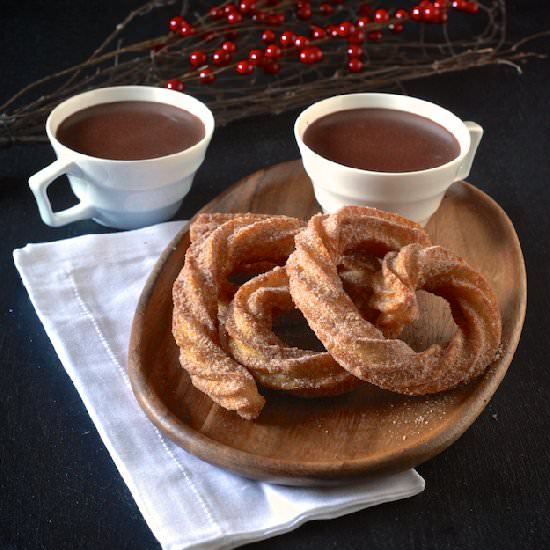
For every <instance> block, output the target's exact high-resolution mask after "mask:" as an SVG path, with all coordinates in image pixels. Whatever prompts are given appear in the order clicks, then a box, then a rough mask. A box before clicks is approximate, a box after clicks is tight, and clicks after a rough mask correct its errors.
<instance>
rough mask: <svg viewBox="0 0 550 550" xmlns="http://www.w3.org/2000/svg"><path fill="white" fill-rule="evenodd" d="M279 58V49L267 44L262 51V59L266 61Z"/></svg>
mask: <svg viewBox="0 0 550 550" xmlns="http://www.w3.org/2000/svg"><path fill="white" fill-rule="evenodd" d="M280 56H281V48H279V46H277V44H269V46H267V47H266V49H265V50H264V57H267V58H268V59H278V58H279V57H280Z"/></svg>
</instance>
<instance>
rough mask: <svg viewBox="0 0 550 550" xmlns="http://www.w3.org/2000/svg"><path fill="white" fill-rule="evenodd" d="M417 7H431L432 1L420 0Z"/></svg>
mask: <svg viewBox="0 0 550 550" xmlns="http://www.w3.org/2000/svg"><path fill="white" fill-rule="evenodd" d="M418 7H419V8H420V9H421V10H423V9H426V8H431V7H432V3H431V2H430V0H421V2H420V3H419V4H418Z"/></svg>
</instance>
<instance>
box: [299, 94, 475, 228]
mask: <svg viewBox="0 0 550 550" xmlns="http://www.w3.org/2000/svg"><path fill="white" fill-rule="evenodd" d="M360 108H379V109H380V108H381V109H397V110H400V111H408V112H410V113H414V114H416V115H420V116H423V117H426V118H429V119H431V120H433V121H434V122H437V123H438V124H440V125H441V126H443V127H444V128H446V129H447V130H449V132H451V133H452V134H453V135H454V137H455V138H456V139H457V141H458V143H459V145H460V154H459V155H458V156H457V157H456V158H455V159H453V160H451V161H450V162H447V163H446V164H443V165H442V166H438V167H436V168H428V169H427V170H419V171H416V172H375V171H370V170H362V169H359V168H351V167H348V166H344V165H342V164H338V163H336V162H333V161H330V160H327V159H326V158H323V157H322V156H320V155H318V154H317V153H315V151H313V150H311V149H310V148H309V147H308V146H307V145H305V144H304V141H303V139H302V138H303V135H304V132H305V131H306V129H307V127H308V126H309V125H310V124H312V123H313V122H315V121H316V120H317V119H318V118H321V117H323V116H325V115H328V114H330V113H333V112H335V111H345V110H348V109H360ZM294 135H295V137H296V141H297V142H298V147H299V148H300V153H301V156H302V162H303V164H304V167H305V169H306V172H307V173H308V175H309V177H310V179H311V181H312V183H313V188H314V191H315V198H316V199H317V202H319V204H320V205H321V207H322V209H323V212H327V213H330V212H334V211H336V210H338V209H339V208H341V207H342V206H344V205H349V204H354V205H366V206H373V207H375V208H379V209H381V210H387V211H390V212H396V213H397V214H401V215H402V216H405V217H406V218H409V219H411V220H414V221H416V222H418V223H421V224H425V223H427V221H428V220H429V218H430V216H431V215H432V214H433V213H434V212H435V211H436V210H437V209H438V208H439V205H440V203H441V199H442V198H443V195H444V194H445V191H446V190H447V189H448V187H449V186H450V185H451V184H452V183H453V182H455V181H457V180H462V179H464V178H466V177H467V176H468V174H469V173H470V167H471V166H472V162H473V160H474V156H475V153H476V149H477V146H478V144H479V142H480V140H481V137H482V136H483V128H482V127H481V126H479V125H478V124H476V123H475V122H462V120H460V119H459V118H458V117H456V116H455V115H453V114H452V113H451V112H450V111H447V110H445V109H443V108H442V107H439V106H438V105H435V104H434V103H430V102H428V101H423V100H421V99H416V98H413V97H409V96H404V95H397V94H370V93H366V94H350V95H340V96H334V97H330V98H328V99H325V100H323V101H319V102H317V103H314V104H313V105H311V106H310V107H308V108H307V109H306V110H305V111H303V112H302V113H301V114H300V116H299V117H298V119H297V120H296V123H295V125H294Z"/></svg>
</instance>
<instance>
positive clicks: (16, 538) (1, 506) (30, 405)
mask: <svg viewBox="0 0 550 550" xmlns="http://www.w3.org/2000/svg"><path fill="white" fill-rule="evenodd" d="M139 3H140V2H139V1H138V0H134V1H131V0H118V1H117V2H108V1H106V0H103V1H101V2H86V1H84V0H73V1H68V0H63V1H56V2H16V1H13V0H7V1H5V2H3V3H2V6H1V7H0V26H1V32H0V46H1V47H0V63H1V72H0V75H1V77H0V82H1V84H0V99H4V98H6V97H8V96H9V95H11V94H12V93H13V92H15V91H17V90H18V89H19V88H21V87H22V86H23V85H25V84H26V83H28V82H29V81H30V80H34V79H36V78H38V77H40V76H44V75H46V74H48V73H50V72H52V71H55V70H59V69H61V68H63V67H66V66H69V65H70V64H73V63H75V62H78V61H80V60H81V59H83V58H84V57H85V56H87V55H88V54H89V53H90V52H91V51H92V50H93V48H94V47H95V46H96V45H97V44H98V43H99V42H100V40H101V38H102V37H104V36H105V35H106V34H107V33H108V32H109V31H110V30H111V28H112V26H113V25H114V23H116V22H117V21H119V20H120V19H121V18H122V17H123V16H124V15H125V14H126V13H127V12H128V11H129V10H130V9H131V8H132V7H133V6H135V5H138V4H139ZM164 13H166V12H164ZM508 16H509V27H510V35H511V36H512V37H519V36H523V35H526V34H529V33H532V32H537V31H539V30H543V29H548V28H550V7H548V4H547V2H546V1H545V0H539V1H535V0H531V1H527V0H525V1H519V0H518V1H517V2H513V3H512V2H510V3H509V13H508ZM163 17H164V16H163ZM162 20H163V19H162V17H161V18H160V19H158V20H157V21H153V20H151V21H150V24H160V23H159V22H160V21H162ZM549 42H550V41H549V40H546V41H542V42H538V43H537V44H536V48H537V49H538V50H539V51H544V52H547V53H549V54H550V46H549ZM406 91H407V92H408V93H409V94H411V95H415V96H418V97H421V98H425V99H429V100H432V101H435V102H437V103H439V104H441V105H443V106H444V107H446V108H448V109H450V110H452V111H454V112H455V113H456V114H457V115H458V116H460V117H461V118H463V119H467V120H474V121H476V122H478V123H479V124H481V125H482V126H483V127H484V128H485V136H484V138H483V141H482V144H481V146H480V149H479V153H478V157H477V159H476V162H475V164H474V167H473V170H472V173H471V175H470V178H469V179H470V181H471V182H472V183H474V184H475V185H477V186H479V187H480V188H481V189H483V190H484V191H486V192H487V193H489V194H490V195H491V196H492V197H494V198H495V199H496V200H497V201H498V202H499V203H500V204H501V205H502V207H503V208H504V209H505V210H506V211H507V212H508V214H509V216H510V217H511V219H512V220H513V222H514V224H515V227H516V230H517V232H518V234H519V237H520V240H521V242H522V246H523V252H524V255H525V259H526V263H527V272H528V295H529V308H528V312H527V319H526V323H525V327H524V330H523V334H522V338H521V342H520V345H519V348H518V350H517V352H516V355H515V358H514V360H513V363H512V365H511V367H510V370H509V372H508V374H507V376H506V378H505V379H504V381H503V382H502V384H501V386H500V388H499V389H498V391H497V393H496V395H495V396H494V397H493V399H492V400H491V402H490V403H489V404H488V406H487V408H486V410H485V411H484V412H483V413H482V414H481V416H480V417H479V418H478V420H477V421H476V422H475V423H474V425H473V426H472V427H471V428H470V429H469V430H468V431H467V433H466V434H465V435H464V436H463V437H461V438H460V440H459V441H457V442H456V443H455V444H454V445H453V446H452V447H451V448H449V449H448V450H446V451H445V452H444V453H442V454H441V455H439V456H438V457H436V458H435V459H433V460H431V461H429V462H427V463H426V464H423V465H421V466H420V467H419V468H418V470H419V472H420V474H421V475H422V476H424V478H425V479H426V491H425V492H424V493H422V494H420V495H418V496H416V497H414V498H412V499H409V500H404V501H399V502H395V503H391V504H385V505H382V506H378V507H375V508H373V509H368V510H364V511H361V512H357V513H355V514H351V515H348V516H345V517H343V518H340V519H335V520H331V521H315V522H310V523H308V524H306V525H304V526H303V527H300V528H299V529H297V530H295V531H293V532H291V533H289V534H286V535H282V536H279V537H276V538H273V539H270V540H267V541H264V542H260V543H257V544H254V545H250V546H251V547H255V548H296V549H310V548H311V549H313V548H371V549H375V548H438V549H445V548H544V547H548V545H549V544H550V515H549V510H550V451H549V449H550V436H549V428H548V426H549V425H550V405H549V404H548V394H549V391H550V369H548V355H547V354H548V340H549V338H548V322H549V320H550V318H549V313H548V311H547V309H546V308H547V307H549V309H550V303H549V293H548V289H547V288H546V284H547V282H548V274H549V273H550V254H549V252H548V250H549V247H548V238H549V235H550V217H549V215H548V212H549V211H550V191H549V188H548V185H549V183H550V108H549V103H550V59H546V60H540V61H537V60H535V61H532V62H531V63H530V64H528V65H527V66H525V67H523V74H519V73H518V72H517V71H516V70H514V69H513V68H511V67H506V66H501V67H490V68H484V69H476V70H470V71H468V72H465V73H461V74H454V75H446V76H438V77H434V78H430V79H426V80H422V81H418V82H411V83H409V84H408V85H407V87H406ZM296 114H297V113H296V112H290V113H286V114H283V115H280V116H262V117H257V118H254V119H248V120H242V121H239V122H235V123H232V124H230V125H228V126H227V127H224V128H219V129H217V130H216V132H215V135H214V139H213V141H212V144H211V147H210V149H209V151H208V155H207V159H206V161H205V163H204V164H203V166H202V167H201V168H200V170H199V172H198V174H197V177H196V180H195V183H194V185H193V189H192V191H191V193H190V194H189V195H188V197H187V198H186V200H185V202H184V206H183V207H182V209H181V210H180V212H179V213H178V217H180V218H186V217H189V216H190V215H191V214H192V213H193V212H194V211H196V209H197V208H199V207H200V206H201V205H203V204H205V203H206V202H207V201H209V200H210V199H212V198H213V197H214V196H216V195H217V194H218V193H219V192H220V191H222V190H223V189H225V188H226V187H228V186H229V185H230V184H231V183H233V182H234V181H236V180H238V179H239V178H241V177H243V176H245V175H247V174H249V173H251V172H253V171H255V170H257V169H260V168H262V167H266V166H269V165H272V164H274V163H277V162H280V161H284V160H289V159H295V158H298V156H299V155H298V150H297V147H296V145H295V143H294V140H293V137H292V131H291V130H292V124H293V121H294V119H295V117H296ZM53 159H54V154H53V152H52V150H51V148H50V147H49V146H48V145H30V146H24V147H22V146H14V147H11V148H9V149H4V150H1V151H0V204H1V210H0V212H1V215H0V235H2V239H1V240H0V247H1V248H0V250H1V256H0V257H1V259H2V260H1V261H2V263H1V266H2V268H1V274H2V275H1V277H2V284H1V285H0V319H1V331H0V434H1V439H0V548H10V549H11V548H49V549H50V548H51V549H53V548H55V549H64V548H71V549H72V548H132V549H133V550H137V549H142V548H155V547H156V542H155V539H154V537H153V535H152V534H151V532H150V531H149V529H148V528H147V526H146V524H145V522H144V521H143V519H142V517H141V515H140V513H139V511H138V509H137V506H136V504H135V503H134V501H133V499H132V497H131V495H130V492H129V491H128V489H127V487H126V486H125V484H124V482H123V481H122V478H121V477H120V475H119V474H118V472H117V470H116V468H115V466H114V464H113V462H112V460H111V458H110V457H109V454H108V453H107V451H106V449H105V447H104V446H103V445H102V443H101V441H100V438H99V436H98V434H97V432H96V430H95V428H94V425H93V424H92V422H91V420H90V418H89V417H88V414H87V413H86V410H85V408H84V406H83V404H82V402H81V401H80V398H79V396H78V394H77V392H76V390H75V388H74V387H73V385H72V383H71V381H70V380H69V377H68V376H67V374H66V373H65V371H64V369H63V367H62V365H61V363H60V361H59V359H58V357H57V355H56V353H55V351H54V350H53V348H52V345H51V343H50V341H49V339H48V337H47V336H46V334H45V332H44V329H43V327H42V325H41V323H40V322H39V320H38V318H37V317H36V315H35V312H34V309H33V307H32V305H31V303H30V302H29V299H28V295H27V293H26V291H25V289H24V288H23V286H22V284H21V281H20V279H19V276H18V274H17V272H16V270H15V268H14V267H13V262H12V258H11V253H12V250H13V249H14V248H19V247H22V246H24V245H25V244H27V243H28V242H42V241H52V240H59V239H64V238H67V237H71V236H75V235H81V234H85V233H100V232H107V231H109V230H108V229H105V228H102V227H100V226H98V225H96V224H95V223H94V222H91V221H90V222H78V223H74V224H71V225H69V226H66V227H63V228H58V229H53V228H50V227H47V226H45V225H44V224H43V223H42V221H41V220H40V217H39V215H38V210H37V208H36V205H35V202H34V199H33V196H32V194H31V192H30V191H29V189H28V185H27V179H28V177H29V176H30V175H31V174H33V173H35V172H36V171H37V170H39V169H40V168H42V167H44V166H46V165H47V164H48V163H50V162H51V161H52V160H53ZM54 187H56V190H55V196H56V200H57V201H59V202H58V204H57V206H58V207H62V206H64V203H67V204H68V203H70V200H71V199H70V193H69V191H68V190H67V189H68V185H67V184H66V183H64V182H61V181H60V182H59V183H57V184H55V185H54Z"/></svg>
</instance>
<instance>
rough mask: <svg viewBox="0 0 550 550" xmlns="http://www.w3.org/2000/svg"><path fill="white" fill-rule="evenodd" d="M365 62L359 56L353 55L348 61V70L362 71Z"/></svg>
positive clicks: (353, 71) (351, 71)
mask: <svg viewBox="0 0 550 550" xmlns="http://www.w3.org/2000/svg"><path fill="white" fill-rule="evenodd" d="M363 66H364V65H363V62H362V61H361V60H360V59H358V58H357V57H352V58H351V59H350V60H349V61H348V71H349V72H350V73H360V72H361V71H362V70H363Z"/></svg>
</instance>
